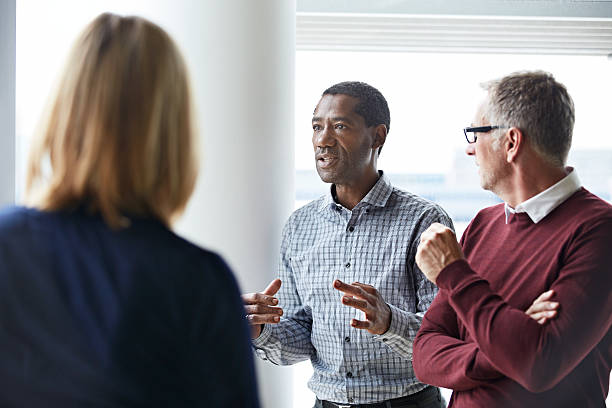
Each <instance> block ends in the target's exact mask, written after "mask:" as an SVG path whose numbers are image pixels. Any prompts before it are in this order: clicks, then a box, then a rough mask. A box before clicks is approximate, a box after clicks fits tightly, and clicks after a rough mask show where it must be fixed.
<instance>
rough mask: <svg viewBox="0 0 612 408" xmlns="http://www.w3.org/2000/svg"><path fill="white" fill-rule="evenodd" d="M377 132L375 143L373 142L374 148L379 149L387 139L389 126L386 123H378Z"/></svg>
mask: <svg viewBox="0 0 612 408" xmlns="http://www.w3.org/2000/svg"><path fill="white" fill-rule="evenodd" d="M375 131H376V134H375V135H374V143H373V144H372V149H378V148H380V147H381V146H382V145H384V144H385V141H386V140H387V126H386V125H382V124H381V125H378V126H376V129H375Z"/></svg>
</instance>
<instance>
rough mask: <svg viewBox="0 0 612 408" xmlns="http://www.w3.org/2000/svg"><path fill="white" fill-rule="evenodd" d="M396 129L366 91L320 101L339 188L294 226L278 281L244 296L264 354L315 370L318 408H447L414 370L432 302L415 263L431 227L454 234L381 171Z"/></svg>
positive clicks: (347, 89) (440, 215)
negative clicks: (415, 347)
mask: <svg viewBox="0 0 612 408" xmlns="http://www.w3.org/2000/svg"><path fill="white" fill-rule="evenodd" d="M389 121H390V119H389V108H388V106H387V101H386V100H385V98H384V97H383V95H382V94H381V93H380V92H379V91H378V90H377V89H375V88H373V87H372V86H370V85H368V84H364V83H362V82H343V83H339V84H336V85H334V86H332V87H330V88H328V89H327V90H326V91H325V92H323V96H322V97H321V100H320V101H319V103H318V104H317V106H316V109H315V112H314V116H313V118H312V131H313V135H312V143H313V148H314V156H315V161H316V168H317V172H318V173H319V176H320V177H321V179H322V180H323V181H324V182H326V183H332V185H331V188H330V190H329V193H328V194H326V195H324V196H323V197H321V198H319V199H318V200H315V201H313V202H311V203H310V204H307V205H306V206H304V207H302V208H300V209H299V210H297V211H295V212H294V213H293V214H292V215H291V217H290V218H289V220H288V221H287V224H286V226H285V229H284V233H283V241H282V247H281V256H280V268H279V274H280V280H278V279H277V280H275V281H273V282H272V283H271V284H270V286H269V287H268V288H267V289H266V290H264V291H263V292H262V293H251V294H247V295H243V299H244V302H245V310H246V313H247V316H248V317H247V319H248V321H249V323H250V324H251V328H252V337H253V344H254V346H255V348H256V353H257V355H258V356H260V357H261V358H263V359H267V360H269V361H271V362H273V363H275V364H281V365H287V364H294V363H297V362H299V361H303V360H306V359H310V360H311V362H312V365H313V368H314V375H313V377H312V378H311V380H310V381H309V387H310V389H311V390H312V391H313V392H314V393H315V394H316V396H317V400H316V405H315V407H318V408H322V407H324V408H329V407H352V406H355V407H368V408H389V407H396V408H399V407H416V406H418V407H422V408H439V407H440V406H441V404H442V400H441V396H440V392H439V390H438V389H437V388H435V387H431V386H428V385H426V384H423V383H421V382H419V381H418V380H417V379H416V378H415V377H414V372H413V370H412V362H411V360H412V341H413V339H414V336H415V334H416V332H417V330H418V328H419V325H420V324H421V319H422V316H423V314H424V312H425V310H427V307H428V306H429V305H430V303H431V301H432V300H433V298H434V295H435V285H433V284H432V283H431V282H429V281H428V280H427V279H426V278H425V277H424V276H423V274H422V273H421V272H420V271H419V270H418V268H417V267H416V265H415V263H414V256H415V254H416V249H417V246H418V243H419V237H420V235H421V233H422V232H423V231H424V230H425V229H426V228H427V227H428V226H429V225H430V224H431V223H432V222H441V223H443V224H445V225H447V226H448V227H451V228H452V223H451V221H450V219H449V218H448V216H447V215H446V213H445V212H444V211H443V210H442V209H441V208H440V207H439V206H437V205H435V204H434V203H431V202H429V201H427V200H424V199H422V198H420V197H417V196H416V195H414V194H410V193H408V192H405V191H401V190H399V189H397V188H395V187H393V186H392V185H391V183H390V182H389V179H388V178H387V176H386V175H385V174H383V172H382V171H378V170H377V160H378V156H379V154H380V151H381V149H382V147H383V145H384V143H385V140H386V138H387V133H388V131H389ZM350 282H352V283H350ZM277 291H278V295H277V296H275V294H276V292H277Z"/></svg>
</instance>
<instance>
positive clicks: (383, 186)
mask: <svg viewBox="0 0 612 408" xmlns="http://www.w3.org/2000/svg"><path fill="white" fill-rule="evenodd" d="M378 174H379V177H378V181H377V182H376V184H374V186H373V187H372V188H371V189H370V191H369V192H368V194H366V196H365V197H363V198H362V199H361V201H360V202H359V204H357V205H356V206H355V208H357V207H362V206H363V205H364V204H369V205H371V206H374V207H384V206H385V205H387V200H389V197H390V196H391V193H392V192H393V186H392V185H391V182H390V181H389V178H388V177H387V176H386V175H385V174H384V172H383V171H382V170H379V171H378ZM335 190H336V188H335V186H334V185H333V184H332V185H331V187H330V188H329V191H328V192H327V194H325V196H324V197H323V200H322V202H321V205H320V206H319V210H320V211H321V210H324V209H326V208H329V207H332V206H334V207H336V206H339V205H340V204H338V203H336V200H335V199H334V194H335Z"/></svg>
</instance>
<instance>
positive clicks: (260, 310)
mask: <svg viewBox="0 0 612 408" xmlns="http://www.w3.org/2000/svg"><path fill="white" fill-rule="evenodd" d="M244 311H245V312H246V313H247V314H272V315H277V316H282V315H283V309H281V308H280V307H270V306H264V305H245V306H244Z"/></svg>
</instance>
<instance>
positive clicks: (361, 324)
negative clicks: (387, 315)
mask: <svg viewBox="0 0 612 408" xmlns="http://www.w3.org/2000/svg"><path fill="white" fill-rule="evenodd" d="M351 326H352V327H354V328H356V329H369V328H370V327H371V326H372V322H368V321H363V320H357V319H351Z"/></svg>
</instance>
